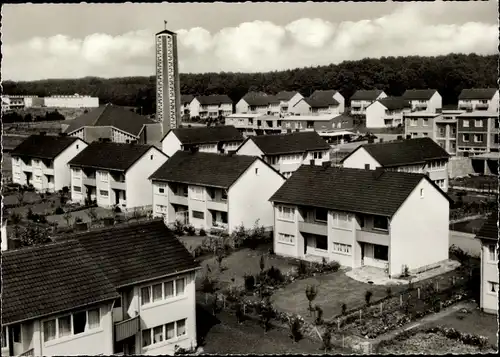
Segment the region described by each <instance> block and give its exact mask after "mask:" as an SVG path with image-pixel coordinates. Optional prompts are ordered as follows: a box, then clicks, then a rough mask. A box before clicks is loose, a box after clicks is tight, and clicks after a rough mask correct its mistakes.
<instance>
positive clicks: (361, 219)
mask: <svg viewBox="0 0 500 357" xmlns="http://www.w3.org/2000/svg"><path fill="white" fill-rule="evenodd" d="M358 222H359V226H360V227H361V228H363V227H364V226H365V216H358Z"/></svg>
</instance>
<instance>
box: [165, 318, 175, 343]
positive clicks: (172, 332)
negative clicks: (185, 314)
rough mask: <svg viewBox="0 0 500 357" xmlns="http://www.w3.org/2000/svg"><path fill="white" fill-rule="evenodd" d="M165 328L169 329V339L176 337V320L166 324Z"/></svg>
mask: <svg viewBox="0 0 500 357" xmlns="http://www.w3.org/2000/svg"><path fill="white" fill-rule="evenodd" d="M165 329H166V330H167V340H170V339H172V338H174V337H175V322H171V323H169V324H166V325H165Z"/></svg>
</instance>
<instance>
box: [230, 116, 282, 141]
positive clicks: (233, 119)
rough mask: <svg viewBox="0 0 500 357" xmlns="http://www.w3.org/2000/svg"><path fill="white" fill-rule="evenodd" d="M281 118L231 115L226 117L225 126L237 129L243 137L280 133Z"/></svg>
mask: <svg viewBox="0 0 500 357" xmlns="http://www.w3.org/2000/svg"><path fill="white" fill-rule="evenodd" d="M281 123H282V118H281V117H279V116H275V115H267V114H262V113H257V114H242V113H237V114H232V115H229V116H227V117H226V119H225V124H226V125H232V126H234V127H235V128H237V129H238V130H239V131H240V132H241V133H242V134H243V135H244V136H245V137H247V136H253V135H270V134H279V133H281Z"/></svg>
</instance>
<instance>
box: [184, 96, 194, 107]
mask: <svg viewBox="0 0 500 357" xmlns="http://www.w3.org/2000/svg"><path fill="white" fill-rule="evenodd" d="M193 99H194V95H192V94H182V95H181V104H182V105H186V104H189V103H191V102H192V101H193Z"/></svg>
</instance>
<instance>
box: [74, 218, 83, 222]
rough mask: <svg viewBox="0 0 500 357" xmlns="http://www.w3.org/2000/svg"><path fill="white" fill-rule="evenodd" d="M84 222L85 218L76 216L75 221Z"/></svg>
mask: <svg viewBox="0 0 500 357" xmlns="http://www.w3.org/2000/svg"><path fill="white" fill-rule="evenodd" d="M82 222H83V220H82V219H81V218H80V217H76V219H75V223H82Z"/></svg>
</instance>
